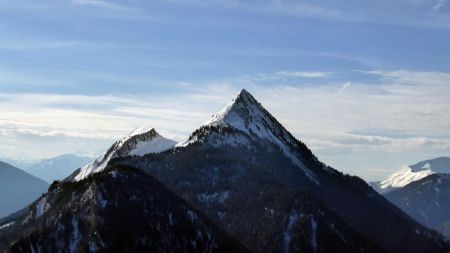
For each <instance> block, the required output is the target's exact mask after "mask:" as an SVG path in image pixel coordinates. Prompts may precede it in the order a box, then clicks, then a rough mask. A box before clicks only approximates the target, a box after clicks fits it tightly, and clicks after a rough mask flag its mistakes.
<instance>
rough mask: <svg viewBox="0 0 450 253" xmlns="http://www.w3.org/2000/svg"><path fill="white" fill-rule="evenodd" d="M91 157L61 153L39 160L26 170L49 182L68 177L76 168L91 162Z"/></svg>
mask: <svg viewBox="0 0 450 253" xmlns="http://www.w3.org/2000/svg"><path fill="white" fill-rule="evenodd" d="M92 160H93V159H92V158H91V157H85V156H77V155H72V154H65V155H60V156H57V157H54V158H50V159H44V160H41V161H38V162H36V163H34V164H32V165H31V166H29V167H27V168H25V169H24V170H25V171H26V172H28V173H30V174H32V175H34V176H36V177H38V178H41V179H43V180H45V181H47V182H48V183H52V182H53V181H55V180H61V179H64V178H66V177H68V176H69V175H70V174H72V173H73V172H74V171H75V170H76V169H78V168H81V167H82V166H85V165H86V164H87V163H89V162H91V161H92Z"/></svg>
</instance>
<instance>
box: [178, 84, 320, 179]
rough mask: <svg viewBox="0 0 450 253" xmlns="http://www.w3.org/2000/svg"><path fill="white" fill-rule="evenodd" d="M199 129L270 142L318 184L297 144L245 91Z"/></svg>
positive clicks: (183, 144)
mask: <svg viewBox="0 0 450 253" xmlns="http://www.w3.org/2000/svg"><path fill="white" fill-rule="evenodd" d="M202 127H218V128H226V127H230V128H234V129H236V130H239V131H241V132H243V133H245V134H246V135H247V136H248V137H249V138H250V139H253V138H257V139H260V140H265V141H269V142H271V143H273V144H275V145H276V146H278V147H279V148H280V150H281V151H282V152H283V153H284V155H285V156H286V157H287V158H289V159H290V160H291V161H292V162H293V163H294V164H295V165H297V166H298V167H299V168H301V169H302V170H303V171H304V173H305V174H306V176H308V177H309V178H310V179H311V180H312V181H314V182H315V183H316V184H318V180H317V178H316V176H315V175H314V173H313V172H312V171H310V170H309V169H308V168H306V166H305V165H304V164H303V162H302V159H303V157H302V156H301V155H300V154H299V141H298V140H297V139H296V138H295V137H294V136H293V135H292V134H291V133H289V131H288V130H286V129H285V128H284V127H283V126H282V125H281V123H279V122H278V121H277V120H276V119H275V117H273V116H272V115H271V114H270V113H269V112H268V111H267V110H266V109H264V107H263V106H262V105H261V104H260V103H259V102H258V101H257V100H256V99H255V98H254V97H253V96H252V95H251V94H250V93H249V92H248V91H247V90H245V89H242V90H241V91H240V92H239V94H237V96H235V97H234V98H233V100H232V101H231V103H229V104H228V105H227V106H226V107H225V108H223V109H222V110H221V111H219V112H218V113H216V114H214V115H213V116H212V117H211V118H210V119H209V120H208V121H207V122H205V123H203V124H202ZM195 139H196V138H195V137H194V138H192V139H190V140H188V141H187V142H184V143H181V144H180V145H179V146H185V145H188V144H189V143H192V142H193V141H195ZM314 159H316V158H315V157H314Z"/></svg>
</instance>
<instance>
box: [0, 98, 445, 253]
mask: <svg viewBox="0 0 450 253" xmlns="http://www.w3.org/2000/svg"><path fill="white" fill-rule="evenodd" d="M174 144H175V143H174V142H173V141H169V140H168V139H166V138H164V137H162V136H161V135H159V134H158V133H157V132H156V131H155V130H154V129H149V128H147V129H141V130H137V131H134V132H133V133H131V134H130V135H129V136H127V137H125V138H124V139H122V140H121V141H118V142H117V143H115V144H114V145H113V146H112V147H111V148H110V149H109V150H107V151H106V152H105V154H104V155H102V156H101V157H99V158H98V159H96V160H95V161H94V162H92V163H90V164H88V165H86V166H84V167H82V168H80V169H79V170H77V171H75V172H74V173H73V174H72V175H71V176H69V177H68V178H66V179H65V180H64V181H62V182H59V183H54V184H52V185H51V186H50V188H49V191H48V192H47V193H46V194H45V195H44V196H42V197H41V198H39V199H37V200H36V201H35V202H34V203H33V204H31V205H30V206H28V207H27V208H25V209H23V210H21V211H20V212H18V213H16V214H14V215H12V216H9V217H7V218H5V219H2V220H0V251H1V250H2V249H4V250H5V251H6V252H16V251H20V249H25V248H26V249H30V251H36V252H38V251H46V252H54V251H56V252H57V251H60V250H67V251H69V252H83V251H104V252H110V251H120V252H142V251H146V252H247V251H249V250H250V251H252V252H392V253H394V252H419V253H420V252H424V253H425V252H426V253H428V252H449V251H450V244H449V242H448V241H447V240H445V239H444V237H442V236H441V235H440V234H439V233H437V232H436V231H433V230H430V229H428V228H426V227H424V226H423V225H421V224H419V223H418V222H416V221H414V220H413V219H411V218H410V217H409V216H408V215H406V214H405V213H404V212H403V211H401V210H400V209H399V208H397V207H396V206H394V205H393V204H391V203H390V202H389V201H387V200H386V199H385V198H384V197H382V196H381V195H379V194H378V193H376V192H375V191H374V190H373V189H372V188H371V187H369V185H367V184H366V183H365V182H364V181H363V180H362V179H360V178H358V177H355V176H349V175H344V174H342V173H341V172H339V171H337V170H335V169H333V168H331V167H329V166H326V165H325V164H323V163H322V162H320V161H319V160H318V159H317V157H316V156H314V154H313V153H312V152H311V151H310V150H309V149H308V148H307V147H306V145H305V144H303V143H302V142H301V141H299V140H297V139H296V138H294V137H293V136H292V134H291V133H289V132H288V131H287V130H286V129H285V128H284V127H283V126H282V125H281V124H280V123H279V122H278V121H277V120H276V119H275V118H274V117H273V116H272V115H271V114H270V113H269V112H268V111H266V110H265V109H264V108H263V107H262V105H261V104H260V103H259V102H257V101H256V100H255V98H254V97H253V96H252V95H251V94H250V93H248V92H247V91H245V90H242V91H241V92H240V93H239V94H238V95H237V96H236V97H235V98H234V99H233V100H232V102H231V103H230V104H229V105H228V106H226V107H225V108H224V109H223V110H221V111H220V112H218V113H217V114H215V115H213V116H212V118H211V119H210V120H209V121H207V122H205V123H204V124H203V125H201V126H200V127H199V128H198V129H197V130H196V131H194V132H193V133H192V134H191V135H190V137H189V139H188V140H186V141H184V142H181V143H178V144H176V145H174Z"/></svg>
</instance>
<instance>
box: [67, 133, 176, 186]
mask: <svg viewBox="0 0 450 253" xmlns="http://www.w3.org/2000/svg"><path fill="white" fill-rule="evenodd" d="M175 144H176V142H175V141H173V140H169V139H167V138H164V137H163V136H161V135H160V134H159V133H158V132H156V130H155V129H154V128H148V127H141V128H136V129H135V130H134V131H133V132H131V133H130V134H129V135H128V136H126V137H124V138H123V139H122V140H120V141H117V142H116V143H114V144H113V145H112V146H111V147H110V148H109V149H108V150H107V151H106V152H105V153H104V154H103V155H102V156H100V157H98V158H97V159H95V160H94V161H92V162H91V163H89V164H87V165H86V166H84V167H83V168H81V169H80V170H79V171H76V172H75V173H74V174H72V175H71V176H70V177H69V180H71V179H72V178H73V179H75V180H76V181H79V180H82V179H84V178H86V177H88V176H89V175H91V174H93V173H97V172H99V171H102V170H104V169H105V168H106V166H107V165H108V163H109V161H110V160H111V159H114V158H119V157H126V156H143V155H145V154H150V153H160V152H163V151H166V150H167V149H170V148H171V147H173V146H174V145H175Z"/></svg>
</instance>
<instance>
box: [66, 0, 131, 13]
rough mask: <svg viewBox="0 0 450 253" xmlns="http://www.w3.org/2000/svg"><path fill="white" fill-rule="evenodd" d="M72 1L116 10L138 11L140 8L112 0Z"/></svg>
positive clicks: (77, 3)
mask: <svg viewBox="0 0 450 253" xmlns="http://www.w3.org/2000/svg"><path fill="white" fill-rule="evenodd" d="M72 3H73V4H75V5H84V6H92V7H98V8H104V9H110V10H116V11H137V10H139V9H138V8H135V7H131V6H127V5H122V4H117V3H114V2H112V1H106V0H72Z"/></svg>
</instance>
